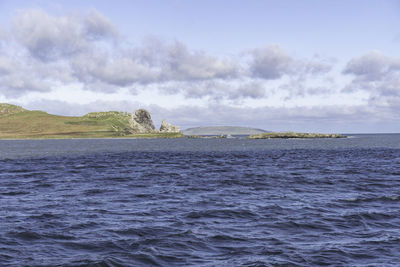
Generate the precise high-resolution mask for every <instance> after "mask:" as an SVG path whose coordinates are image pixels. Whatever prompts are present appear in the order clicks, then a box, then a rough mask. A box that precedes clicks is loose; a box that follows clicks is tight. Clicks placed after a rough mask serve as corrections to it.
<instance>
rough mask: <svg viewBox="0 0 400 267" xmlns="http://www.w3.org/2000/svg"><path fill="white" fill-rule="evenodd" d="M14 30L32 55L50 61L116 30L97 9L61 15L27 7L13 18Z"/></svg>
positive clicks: (82, 48) (82, 47)
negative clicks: (81, 15) (80, 14)
mask: <svg viewBox="0 0 400 267" xmlns="http://www.w3.org/2000/svg"><path fill="white" fill-rule="evenodd" d="M13 33H14V34H15V36H16V39H17V41H18V42H20V43H21V44H22V45H23V46H24V47H26V48H27V49H28V51H29V52H30V53H31V55H32V56H33V57H35V58H38V59H40V60H44V61H47V60H52V59H58V58H60V57H65V56H70V55H72V54H75V53H77V52H80V51H82V50H85V49H87V48H88V47H89V46H90V45H89V42H90V41H91V39H102V38H109V37H110V36H114V35H115V33H116V30H115V29H114V27H113V26H112V25H111V24H110V22H109V21H108V20H107V19H106V18H105V17H103V16H102V15H100V14H99V13H97V12H95V11H92V12H90V13H89V14H87V15H86V16H83V17H79V16H60V17H58V16H52V15H50V14H48V13H46V12H45V11H43V10H41V9H28V10H24V11H21V12H20V13H19V14H18V15H17V16H16V17H15V18H14V20H13Z"/></svg>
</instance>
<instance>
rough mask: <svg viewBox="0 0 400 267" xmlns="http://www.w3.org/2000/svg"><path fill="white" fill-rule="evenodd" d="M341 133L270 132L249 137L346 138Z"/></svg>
mask: <svg viewBox="0 0 400 267" xmlns="http://www.w3.org/2000/svg"><path fill="white" fill-rule="evenodd" d="M344 137H346V136H344V135H341V134H321V133H295V132H269V133H261V134H254V135H250V136H249V137H248V138H249V139H270V138H344Z"/></svg>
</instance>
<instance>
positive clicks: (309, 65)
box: [303, 60, 332, 75]
mask: <svg viewBox="0 0 400 267" xmlns="http://www.w3.org/2000/svg"><path fill="white" fill-rule="evenodd" d="M303 66H304V67H303V68H304V70H305V73H310V74H312V75H316V74H322V73H327V72H329V71H331V70H332V65H331V64H330V63H328V62H324V61H315V60H312V61H308V62H307V61H306V62H304V63H303Z"/></svg>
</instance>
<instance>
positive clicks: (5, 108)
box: [0, 103, 26, 116]
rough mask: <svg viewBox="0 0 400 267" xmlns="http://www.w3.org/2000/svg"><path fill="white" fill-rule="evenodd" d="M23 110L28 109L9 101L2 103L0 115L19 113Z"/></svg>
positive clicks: (0, 104)
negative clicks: (8, 102)
mask: <svg viewBox="0 0 400 267" xmlns="http://www.w3.org/2000/svg"><path fill="white" fill-rule="evenodd" d="M23 111H26V109H24V108H22V107H20V106H16V105H11V104H7V103H0V116H2V115H12V114H17V113H20V112H23Z"/></svg>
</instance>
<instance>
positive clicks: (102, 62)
mask: <svg viewBox="0 0 400 267" xmlns="http://www.w3.org/2000/svg"><path fill="white" fill-rule="evenodd" d="M71 68H72V70H73V75H74V76H75V77H77V79H78V80H79V81H81V82H83V83H85V84H88V85H90V84H91V83H105V84H109V85H113V86H118V87H126V86H130V85H132V84H134V83H149V82H152V81H155V80H156V74H155V73H154V71H152V70H151V69H150V68H148V67H147V66H145V65H143V64H141V63H139V62H136V61H135V60H134V59H132V58H129V57H124V56H122V55H119V56H113V55H111V56H110V55H109V54H108V53H86V54H84V55H83V54H82V55H79V56H76V57H74V58H72V59H71Z"/></svg>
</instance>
